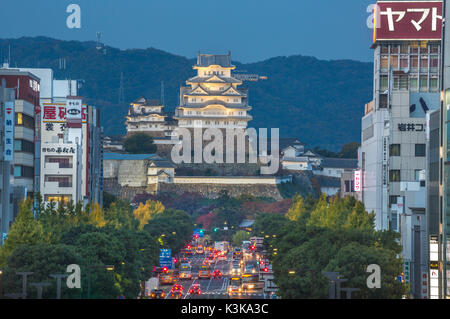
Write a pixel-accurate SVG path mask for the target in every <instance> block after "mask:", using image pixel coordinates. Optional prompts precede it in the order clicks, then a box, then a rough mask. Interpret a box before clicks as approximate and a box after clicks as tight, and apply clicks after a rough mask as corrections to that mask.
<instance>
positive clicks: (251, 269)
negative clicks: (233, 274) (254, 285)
mask: <svg viewBox="0 0 450 319" xmlns="http://www.w3.org/2000/svg"><path fill="white" fill-rule="evenodd" d="M244 273H246V274H254V273H256V267H255V265H254V264H247V265H245V270H244Z"/></svg>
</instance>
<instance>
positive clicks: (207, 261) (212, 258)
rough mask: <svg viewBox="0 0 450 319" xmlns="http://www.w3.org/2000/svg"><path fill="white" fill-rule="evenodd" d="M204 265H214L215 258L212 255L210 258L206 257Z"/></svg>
mask: <svg viewBox="0 0 450 319" xmlns="http://www.w3.org/2000/svg"><path fill="white" fill-rule="evenodd" d="M204 263H205V264H208V265H211V264H212V263H214V256H212V255H210V256H208V257H206V259H205V261H204Z"/></svg>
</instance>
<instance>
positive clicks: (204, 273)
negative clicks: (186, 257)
mask: <svg viewBox="0 0 450 319" xmlns="http://www.w3.org/2000/svg"><path fill="white" fill-rule="evenodd" d="M210 278H211V270H210V268H209V265H202V266H201V267H200V269H199V271H198V279H210Z"/></svg>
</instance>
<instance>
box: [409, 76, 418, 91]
mask: <svg viewBox="0 0 450 319" xmlns="http://www.w3.org/2000/svg"><path fill="white" fill-rule="evenodd" d="M418 86H419V82H418V81H417V75H411V77H410V78H409V87H410V88H411V91H416V92H417V90H418Z"/></svg>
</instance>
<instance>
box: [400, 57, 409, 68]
mask: <svg viewBox="0 0 450 319" xmlns="http://www.w3.org/2000/svg"><path fill="white" fill-rule="evenodd" d="M400 68H402V69H406V68H408V56H402V57H401V58H400Z"/></svg>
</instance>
